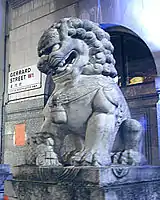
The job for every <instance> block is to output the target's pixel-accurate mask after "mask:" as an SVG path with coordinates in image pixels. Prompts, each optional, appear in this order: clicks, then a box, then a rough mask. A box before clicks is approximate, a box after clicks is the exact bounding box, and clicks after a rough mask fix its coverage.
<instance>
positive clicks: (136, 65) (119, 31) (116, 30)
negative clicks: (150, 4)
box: [100, 24, 160, 165]
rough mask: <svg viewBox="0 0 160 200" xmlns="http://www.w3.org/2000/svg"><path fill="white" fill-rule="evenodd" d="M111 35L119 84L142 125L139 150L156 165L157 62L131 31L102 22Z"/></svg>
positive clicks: (135, 116) (158, 162) (149, 161)
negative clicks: (141, 141) (155, 82)
mask: <svg viewBox="0 0 160 200" xmlns="http://www.w3.org/2000/svg"><path fill="white" fill-rule="evenodd" d="M100 26H101V28H103V29H104V30H105V31H107V32H108V33H109V34H110V36H111V42H112V44H113V46H114V57H115V60H116V69H117V71H118V84H119V86H120V87H121V89H122V91H123V93H124V95H125V98H126V99H127V102H128V104H129V107H130V110H131V114H132V117H133V118H135V119H137V120H138V121H139V122H140V123H141V124H142V126H143V129H144V141H143V145H142V151H143V153H145V155H146V157H147V160H148V163H149V164H153V165H159V164H160V161H159V157H158V133H157V132H158V131H157V116H156V115H157V114H156V102H157V94H156V91H155V85H154V80H155V76H156V65H155V62H154V58H153V56H152V53H151V52H150V49H149V48H148V46H147V45H146V44H145V42H144V41H143V40H142V39H141V38H140V37H139V36H138V35H137V34H136V33H134V32H133V31H131V30H130V29H128V28H125V27H123V26H117V25H113V24H101V25H100Z"/></svg>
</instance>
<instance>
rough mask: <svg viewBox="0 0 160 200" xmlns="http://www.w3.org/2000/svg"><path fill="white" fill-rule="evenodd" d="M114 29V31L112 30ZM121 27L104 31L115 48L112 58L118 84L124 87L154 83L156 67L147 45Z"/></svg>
mask: <svg viewBox="0 0 160 200" xmlns="http://www.w3.org/2000/svg"><path fill="white" fill-rule="evenodd" d="M113 29H114V30H113ZM123 30H125V28H123V27H122V29H121V28H120V27H118V29H117V30H116V26H114V27H109V28H107V29H106V31H107V32H108V33H109V34H110V36H111V42H112V44H113V46H114V48H115V50H114V53H113V54H114V57H115V60H116V69H117V71H118V80H119V81H118V84H119V86H122V87H125V86H129V85H134V84H140V83H148V82H152V81H154V78H155V76H156V67H155V63H154V59H153V57H152V54H151V52H150V50H149V48H148V47H147V45H146V44H145V43H144V42H143V41H142V40H141V39H140V38H139V37H138V36H137V35H136V34H134V33H132V32H131V31H130V30H129V31H127V30H128V29H126V30H125V31H123Z"/></svg>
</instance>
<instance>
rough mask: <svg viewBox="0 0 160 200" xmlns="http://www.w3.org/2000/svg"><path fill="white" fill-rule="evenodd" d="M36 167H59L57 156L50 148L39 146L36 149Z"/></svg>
mask: <svg viewBox="0 0 160 200" xmlns="http://www.w3.org/2000/svg"><path fill="white" fill-rule="evenodd" d="M36 151H37V157H36V165H38V166H61V163H60V162H59V161H58V157H57V154H56V153H55V152H54V151H53V150H52V148H51V147H49V146H46V145H44V144H41V145H39V146H38V147H37V149H36Z"/></svg>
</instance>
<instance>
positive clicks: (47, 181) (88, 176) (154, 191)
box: [7, 166, 160, 200]
mask: <svg viewBox="0 0 160 200" xmlns="http://www.w3.org/2000/svg"><path fill="white" fill-rule="evenodd" d="M13 176H14V180H13V181H12V186H13V190H14V191H15V193H16V195H17V197H18V200H22V199H23V200H29V199H34V200H39V199H41V200H45V199H48V200H62V199H64V200H73V199H77V200H159V199H160V168H159V167H149V166H143V167H131V166H130V167H124V166H122V167H119V166H111V167H101V168H96V167H65V168H63V167H57V168H56V167H55V168H39V167H33V166H32V167H31V166H20V167H15V168H14V169H13ZM9 193H10V192H9V191H8V193H7V195H9V196H11V195H10V194H9ZM12 194H14V192H13V191H12Z"/></svg>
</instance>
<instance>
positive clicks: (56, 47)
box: [52, 44, 60, 51]
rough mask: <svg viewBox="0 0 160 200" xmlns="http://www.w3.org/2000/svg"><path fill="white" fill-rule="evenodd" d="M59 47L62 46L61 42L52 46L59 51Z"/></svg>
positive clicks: (53, 49)
mask: <svg viewBox="0 0 160 200" xmlns="http://www.w3.org/2000/svg"><path fill="white" fill-rule="evenodd" d="M59 48H60V44H55V45H54V46H53V47H52V51H57V50H58V49H59Z"/></svg>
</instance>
